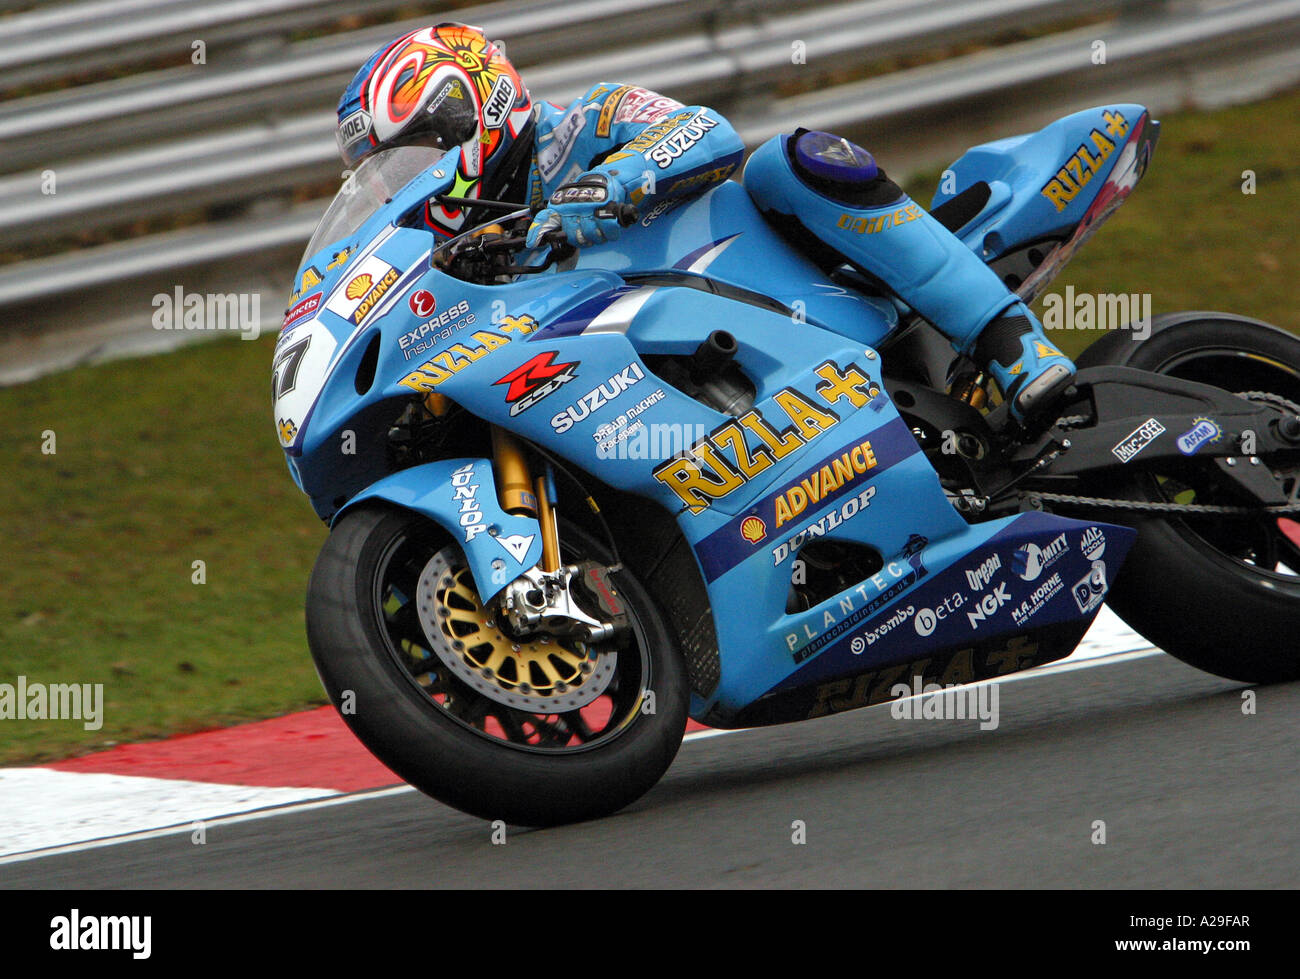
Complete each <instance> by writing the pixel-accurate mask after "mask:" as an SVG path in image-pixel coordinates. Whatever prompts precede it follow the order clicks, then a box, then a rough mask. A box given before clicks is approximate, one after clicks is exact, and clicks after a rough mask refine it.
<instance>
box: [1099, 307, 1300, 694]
mask: <svg viewBox="0 0 1300 979" xmlns="http://www.w3.org/2000/svg"><path fill="white" fill-rule="evenodd" d="M1099 364H1114V365H1119V366H1124V367H1133V368H1137V369H1141V370H1148V371H1152V372H1154V373H1157V374H1165V375H1168V376H1171V377H1178V378H1182V379H1184V380H1189V381H1196V382H1199V383H1202V384H1210V385H1213V386H1215V387H1218V388H1222V389H1224V390H1225V391H1231V392H1233V393H1234V394H1240V395H1242V396H1244V397H1247V398H1248V399H1250V400H1255V401H1261V402H1263V403H1265V404H1269V403H1271V404H1275V405H1278V406H1279V407H1281V406H1283V405H1290V406H1291V407H1290V408H1287V409H1285V410H1289V411H1297V410H1300V409H1298V408H1297V407H1296V406H1300V339H1297V338H1296V337H1294V336H1292V335H1291V334H1289V333H1286V332H1284V331H1282V330H1279V329H1277V328H1276V327H1272V326H1269V325H1267V324H1265V323H1260V322H1258V321H1256V320H1250V319H1246V318H1244V317H1239V316H1232V315H1228V314H1223V313H1179V314H1174V315H1171V316H1164V317H1157V319H1156V321H1155V323H1154V325H1153V328H1152V332H1151V335H1150V336H1149V337H1148V338H1147V339H1146V340H1144V341H1142V342H1140V343H1137V342H1134V341H1133V340H1132V338H1131V337H1129V336H1126V335H1124V334H1122V333H1112V334H1109V335H1107V336H1106V337H1104V338H1103V339H1102V340H1101V341H1099V342H1098V343H1096V344H1094V345H1093V346H1092V347H1090V348H1089V349H1088V350H1087V351H1086V352H1085V353H1084V355H1083V356H1082V357H1081V358H1080V359H1079V366H1080V367H1093V366H1097V365H1099ZM1241 464H1243V465H1248V464H1251V463H1250V461H1249V458H1247V457H1245V454H1244V453H1243V458H1242V459H1241ZM1257 464H1259V465H1266V466H1269V467H1270V468H1271V469H1272V470H1273V471H1274V473H1275V474H1277V475H1278V476H1279V477H1280V478H1281V479H1282V485H1283V487H1284V488H1285V489H1286V491H1287V493H1288V495H1289V496H1290V497H1291V498H1292V499H1296V498H1300V491H1298V490H1297V486H1298V485H1300V466H1297V465H1296V463H1295V462H1294V461H1291V462H1286V461H1283V460H1279V459H1269V458H1262V459H1260V460H1259V462H1258V463H1257ZM1164 468H1165V470H1167V471H1160V472H1154V473H1143V474H1140V475H1131V476H1130V477H1129V478H1128V479H1127V481H1126V482H1125V483H1124V484H1123V485H1122V486H1120V487H1118V488H1116V487H1107V489H1109V490H1110V492H1111V493H1113V494H1115V495H1118V496H1120V497H1122V498H1126V499H1131V500H1138V501H1148V502H1159V503H1201V504H1221V505H1235V506H1240V505H1245V504H1248V503H1249V501H1248V500H1244V499H1241V498H1240V497H1238V496H1235V495H1233V493H1232V490H1231V487H1230V486H1229V485H1226V484H1225V483H1224V482H1223V481H1222V480H1219V479H1216V478H1215V477H1216V472H1215V467H1214V466H1212V465H1209V464H1207V463H1204V462H1199V461H1198V460H1197V458H1196V457H1195V456H1193V457H1191V458H1190V459H1189V460H1188V461H1187V463H1185V464H1182V465H1174V464H1169V465H1167V466H1166V467H1164ZM1104 516H1105V518H1106V519H1108V520H1115V521H1116V522H1120V523H1125V524H1128V525H1129V526H1132V527H1134V528H1135V529H1136V530H1137V531H1138V539H1137V542H1136V543H1135V544H1134V545H1133V548H1132V550H1131V551H1130V552H1129V556H1128V559H1127V560H1126V561H1125V563H1124V568H1123V570H1122V571H1121V573H1120V575H1119V576H1118V578H1117V580H1116V582H1115V584H1114V587H1113V588H1112V589H1111V591H1110V594H1109V596H1108V598H1107V602H1108V604H1109V605H1110V606H1111V607H1112V608H1113V609H1114V611H1115V612H1116V613H1117V614H1118V615H1119V616H1120V618H1122V619H1123V620H1124V621H1125V622H1127V623H1128V624H1129V625H1130V626H1132V627H1133V628H1134V629H1135V630H1136V631H1138V632H1139V633H1141V634H1142V635H1143V636H1145V637H1146V638H1147V639H1149V640H1150V641H1151V642H1153V643H1154V644H1155V645H1157V646H1159V647H1160V648H1161V649H1163V650H1165V651H1166V652H1168V653H1170V654H1171V655H1173V656H1176V657H1177V658H1179V659H1181V660H1183V661H1184V662H1187V663H1190V664H1191V665H1192V666H1195V667H1197V668H1199V669H1202V670H1205V671H1207V672H1209V673H1214V674H1216V675H1218V676H1222V677H1227V678H1228V679H1231V680H1240V681H1244V682H1247V683H1275V682H1283V681H1289V680H1296V679H1300V522H1297V520H1294V519H1291V518H1289V517H1280V516H1277V515H1272V514H1267V513H1260V514H1259V515H1258V516H1255V517H1248V518H1244V519H1243V518H1238V517H1222V518H1221V517H1194V518H1188V519H1186V520H1183V519H1170V518H1168V517H1163V516H1133V515H1132V514H1131V513H1130V512H1126V511H1108V512H1107V513H1106V514H1105V515H1104Z"/></svg>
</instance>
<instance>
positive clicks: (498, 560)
mask: <svg viewBox="0 0 1300 979" xmlns="http://www.w3.org/2000/svg"><path fill="white" fill-rule="evenodd" d="M369 500H383V501H384V502H386V503H392V504H394V505H395V506H399V507H404V508H405V509H407V510H413V511H415V512H416V513H419V514H423V515H424V516H426V517H428V518H429V519H430V520H432V521H433V522H434V523H436V524H438V525H439V526H440V527H442V528H443V529H444V530H446V531H447V532H448V533H449V534H451V536H452V539H453V540H455V542H456V543H457V544H458V545H459V546H460V548H461V549H462V550H463V551H464V552H465V558H466V560H467V561H468V562H469V568H470V572H471V573H472V574H473V575H474V582H475V584H476V585H477V586H478V590H479V595H480V597H481V598H482V599H483V601H484V602H487V601H489V600H491V599H492V598H493V597H494V596H495V595H496V594H497V592H499V591H500V590H501V589H502V588H503V587H505V586H506V585H507V584H509V583H510V582H511V581H514V579H516V578H518V577H519V576H520V575H521V574H523V573H524V572H525V571H527V570H528V569H529V568H532V567H533V566H535V565H536V564H537V562H538V561H540V560H541V558H542V531H541V526H540V525H539V524H538V522H537V521H536V520H535V519H533V518H532V517H522V516H517V515H515V514H511V513H506V512H505V511H504V510H502V509H501V504H500V503H499V501H498V499H497V487H496V478H495V476H494V475H493V472H492V462H491V460H489V459H441V460H439V461H438V462H428V463H424V464H422V465H419V466H412V467H411V468H410V469H403V470H401V471H400V472H395V473H393V474H391V475H389V476H385V477H384V478H383V479H381V480H379V481H378V482H377V483H374V484H372V485H371V486H368V487H366V489H364V490H362V491H361V492H360V493H358V494H357V495H356V496H354V497H353V498H352V499H351V500H349V501H348V502H347V504H346V505H345V506H343V507H342V508H341V509H340V510H339V511H338V513H336V514H335V515H334V519H333V520H332V521H331V522H330V525H331V526H333V524H334V523H335V522H336V521H337V520H338V519H339V517H340V516H342V514H343V513H345V512H346V511H348V510H351V509H353V508H354V507H356V506H358V505H360V504H362V503H365V502H366V501H369Z"/></svg>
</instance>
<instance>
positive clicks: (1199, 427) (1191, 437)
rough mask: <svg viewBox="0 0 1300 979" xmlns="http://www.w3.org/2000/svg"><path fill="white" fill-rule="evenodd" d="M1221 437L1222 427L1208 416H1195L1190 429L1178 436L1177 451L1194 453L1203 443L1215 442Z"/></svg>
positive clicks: (1186, 454)
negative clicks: (1193, 423)
mask: <svg viewBox="0 0 1300 979" xmlns="http://www.w3.org/2000/svg"><path fill="white" fill-rule="evenodd" d="M1222 437H1223V429H1221V428H1219V426H1218V425H1216V424H1215V423H1214V422H1212V421H1210V419H1208V418H1197V419H1196V424H1195V425H1193V426H1192V427H1191V429H1190V430H1188V431H1186V432H1184V433H1183V434H1182V435H1180V436H1178V451H1179V452H1181V453H1182V454H1183V455H1185V456H1190V455H1195V454H1196V453H1197V452H1198V451H1199V450H1200V448H1201V446H1203V445H1208V444H1209V443H1211V442H1217V441H1219V439H1221V438H1222Z"/></svg>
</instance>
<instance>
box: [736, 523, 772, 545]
mask: <svg viewBox="0 0 1300 979" xmlns="http://www.w3.org/2000/svg"><path fill="white" fill-rule="evenodd" d="M740 536H741V537H743V538H745V540H747V541H749V542H750V543H751V544H757V543H758V542H759V541H761V540H762V539H763V538H764V537H766V536H767V524H765V523H763V518H762V517H746V518H745V519H744V520H742V521H741V522H740Z"/></svg>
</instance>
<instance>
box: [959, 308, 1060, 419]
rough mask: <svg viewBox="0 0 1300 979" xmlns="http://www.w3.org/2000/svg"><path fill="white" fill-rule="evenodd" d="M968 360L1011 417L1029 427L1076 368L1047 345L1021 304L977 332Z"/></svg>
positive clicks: (1051, 403) (1057, 398)
mask: <svg viewBox="0 0 1300 979" xmlns="http://www.w3.org/2000/svg"><path fill="white" fill-rule="evenodd" d="M973 358H974V360H975V361H976V362H977V363H980V364H984V365H986V366H987V367H988V371H989V373H990V374H992V375H993V380H994V381H996V382H997V385H998V388H999V389H1000V390H1001V391H1002V398H1003V400H1004V401H1005V402H1006V404H1007V410H1008V411H1010V413H1011V417H1012V418H1014V419H1015V420H1016V421H1017V422H1019V423H1020V424H1021V425H1026V424H1033V423H1034V422H1036V421H1038V420H1039V419H1040V418H1041V417H1042V416H1043V415H1044V413H1045V412H1047V411H1049V410H1050V409H1051V408H1052V407H1054V406H1055V405H1056V404H1057V403H1058V402H1059V401H1060V400H1061V396H1062V395H1063V394H1064V393H1065V391H1066V389H1067V388H1068V387H1069V386H1070V385H1071V383H1073V381H1074V375H1075V372H1076V368H1075V366H1074V362H1073V361H1072V360H1070V358H1069V357H1067V356H1065V354H1063V353H1061V351H1059V350H1057V349H1056V347H1055V346H1053V345H1052V344H1051V343H1049V342H1048V341H1047V337H1046V336H1044V334H1043V327H1042V324H1041V323H1039V321H1038V317H1036V316H1035V315H1034V314H1033V313H1032V312H1030V311H1029V307H1027V306H1026V305H1025V304H1024V303H1016V304H1015V305H1014V306H1011V307H1009V308H1008V309H1006V310H1004V311H1003V312H1002V314H1001V315H1000V316H998V318H997V319H995V320H994V321H993V322H992V323H990V324H989V325H988V326H986V327H984V329H983V330H982V331H980V335H979V337H978V339H976V341H975V349H974V352H973Z"/></svg>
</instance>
